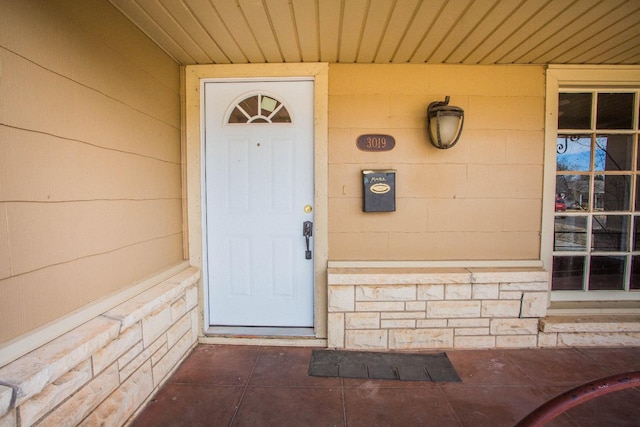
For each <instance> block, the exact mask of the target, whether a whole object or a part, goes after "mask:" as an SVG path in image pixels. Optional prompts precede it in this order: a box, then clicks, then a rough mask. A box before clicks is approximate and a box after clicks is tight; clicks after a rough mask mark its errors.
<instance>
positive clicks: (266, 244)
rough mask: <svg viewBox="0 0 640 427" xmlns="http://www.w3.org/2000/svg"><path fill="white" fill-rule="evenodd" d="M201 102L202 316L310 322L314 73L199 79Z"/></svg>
mask: <svg viewBox="0 0 640 427" xmlns="http://www.w3.org/2000/svg"><path fill="white" fill-rule="evenodd" d="M204 106H205V108H204V123H205V130H204V131H205V132H204V134H205V198H206V216H205V218H206V246H207V250H206V253H207V277H208V291H209V320H210V321H209V323H210V324H211V325H213V326H271V327H312V326H313V303H314V302H313V295H314V284H313V279H314V271H313V264H314V262H313V237H312V236H311V237H310V238H309V251H311V253H309V252H307V238H305V236H304V235H303V228H304V226H303V224H304V223H305V222H307V221H308V222H312V221H313V200H314V199H313V197H314V187H313V184H314V175H313V152H314V151H313V81H312V80H290V81H286V80H278V81H238V82H229V81H224V82H223V81H212V82H206V83H205V84H204ZM309 258H311V259H309Z"/></svg>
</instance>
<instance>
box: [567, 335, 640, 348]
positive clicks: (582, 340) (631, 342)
mask: <svg viewBox="0 0 640 427" xmlns="http://www.w3.org/2000/svg"><path fill="white" fill-rule="evenodd" d="M558 346H559V347H560V346H567V347H618V346H625V347H626V346H628V347H640V333H638V332H622V333H611V332H592V333H589V332H586V333H574V334H572V333H559V334H558Z"/></svg>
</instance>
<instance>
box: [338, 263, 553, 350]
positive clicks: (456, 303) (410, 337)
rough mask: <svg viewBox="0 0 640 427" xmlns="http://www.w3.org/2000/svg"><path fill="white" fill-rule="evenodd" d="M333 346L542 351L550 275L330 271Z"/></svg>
mask: <svg viewBox="0 0 640 427" xmlns="http://www.w3.org/2000/svg"><path fill="white" fill-rule="evenodd" d="M328 275H329V298H328V304H329V324H328V345H329V347H333V348H346V349H378V350H407V349H441V348H495V347H511V348H523V347H524V348H526V347H537V346H538V344H539V340H538V335H539V320H540V319H541V318H544V317H545V315H546V312H547V302H548V289H549V275H548V273H547V272H546V271H544V270H542V269H539V268H521V269H514V268H493V269H492V268H451V269H437V268H415V269H406V268H376V269H372V268H330V269H329V271H328Z"/></svg>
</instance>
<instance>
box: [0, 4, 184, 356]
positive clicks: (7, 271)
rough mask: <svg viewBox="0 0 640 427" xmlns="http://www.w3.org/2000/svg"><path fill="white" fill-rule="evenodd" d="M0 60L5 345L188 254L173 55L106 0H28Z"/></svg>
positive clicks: (5, 13) (7, 9) (8, 18)
mask: <svg viewBox="0 0 640 427" xmlns="http://www.w3.org/2000/svg"><path fill="white" fill-rule="evenodd" d="M0 68H1V69H2V76H1V78H0V93H1V94H2V97H1V101H0V183H1V184H0V295H2V298H0V325H2V327H0V346H1V345H2V344H3V343H7V342H10V341H11V340H12V339H15V338H16V337H19V336H22V335H23V334H26V333H29V332H30V331H33V330H35V329H36V328H38V327H40V326H43V325H45V324H48V323H49V322H52V321H55V320H56V319H59V318H61V317H64V316H66V315H68V314H69V313H72V312H74V311H76V310H78V309H81V308H83V307H84V306H86V305H87V304H90V303H92V302H94V301H97V300H99V299H101V298H103V297H106V296H108V295H111V294H114V293H115V292H118V291H121V290H122V289H126V288H128V287H131V286H133V285H134V284H135V283H136V282H138V281H141V280H143V279H146V278H148V277H152V276H154V275H155V274H157V273H158V272H160V271H162V270H165V269H167V268H169V267H171V266H174V265H177V264H179V263H180V262H182V260H183V250H182V190H181V159H180V101H179V100H180V97H179V96H180V95H179V94H180V77H179V67H178V65H177V64H176V63H175V62H174V61H172V60H171V59H170V58H169V57H168V56H167V55H166V54H164V53H163V52H162V51H161V50H160V49H158V48H157V47H156V46H155V45H153V44H152V43H151V41H150V40H148V39H147V37H146V36H145V35H144V34H142V33H141V32H140V31H139V30H138V29H137V28H135V27H134V26H133V25H132V24H131V23H130V22H129V21H127V20H126V18H124V16H122V15H121V14H120V12H118V11H117V10H116V9H115V8H114V7H113V6H112V5H111V4H109V3H108V2H104V1H101V0H90V1H88V2H83V4H82V7H79V5H78V2H74V1H71V0H55V1H36V0H26V1H24V2H22V1H21V2H3V4H2V13H1V14H0ZM0 348H1V347H0Z"/></svg>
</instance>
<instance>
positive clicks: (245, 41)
mask: <svg viewBox="0 0 640 427" xmlns="http://www.w3.org/2000/svg"><path fill="white" fill-rule="evenodd" d="M109 1H110V2H111V3H112V4H113V5H115V6H116V7H117V8H118V9H119V10H120V11H121V12H122V13H123V14H124V15H125V16H127V17H128V18H129V19H130V20H131V21H132V22H133V23H134V24H135V25H137V26H138V27H139V28H140V29H141V30H142V31H143V32H145V33H146V34H147V35H148V36H149V37H150V38H151V39H152V40H153V41H154V42H155V43H157V44H158V46H160V47H161V48H162V49H163V50H164V51H165V52H167V54H169V55H170V56H171V57H172V58H174V59H175V60H176V61H177V62H178V63H180V64H183V65H187V64H245V63H282V62H318V61H321V62H341V63H363V64H369V63H380V64H385V63H430V64H441V63H446V64H548V63H554V64H628V65H631V64H633V65H637V64H640V1H638V0H109Z"/></svg>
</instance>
